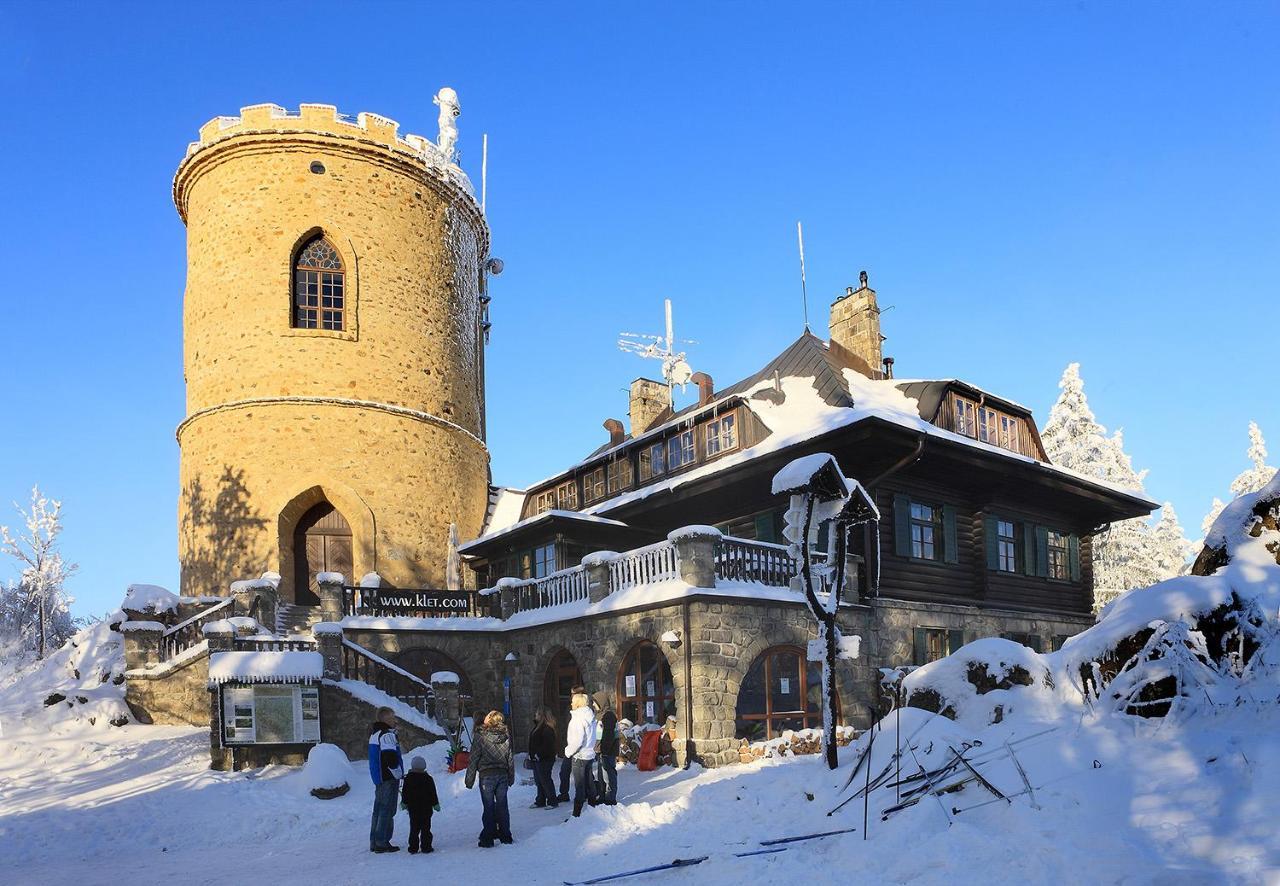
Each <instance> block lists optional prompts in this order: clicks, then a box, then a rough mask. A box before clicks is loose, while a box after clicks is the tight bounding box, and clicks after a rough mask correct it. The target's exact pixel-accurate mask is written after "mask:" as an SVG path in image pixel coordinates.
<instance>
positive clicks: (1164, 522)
mask: <svg viewBox="0 0 1280 886" xmlns="http://www.w3.org/2000/svg"><path fill="white" fill-rule="evenodd" d="M1151 541H1152V544H1153V545H1154V546H1155V556H1156V567H1157V568H1158V569H1159V570H1160V577H1161V578H1162V579H1164V578H1173V577H1174V576H1175V575H1182V574H1183V573H1185V572H1186V571H1187V569H1189V568H1190V564H1189V563H1188V561H1187V558H1188V557H1189V556H1190V555H1191V554H1192V552H1193V550H1194V547H1193V545H1192V544H1191V542H1189V541H1187V537H1186V535H1185V534H1184V533H1183V531H1182V524H1181V523H1179V522H1178V513H1177V511H1175V510H1174V509H1173V502H1168V501H1167V502H1165V503H1164V506H1163V507H1161V509H1160V521H1159V522H1158V523H1156V526H1155V529H1153V530H1151Z"/></svg>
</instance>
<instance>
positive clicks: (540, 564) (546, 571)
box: [533, 544, 556, 578]
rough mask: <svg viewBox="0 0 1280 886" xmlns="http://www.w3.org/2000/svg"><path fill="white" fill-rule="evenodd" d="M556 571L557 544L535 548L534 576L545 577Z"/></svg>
mask: <svg viewBox="0 0 1280 886" xmlns="http://www.w3.org/2000/svg"><path fill="white" fill-rule="evenodd" d="M555 571H556V546H555V545H554V544H549V545H542V546H540V547H537V548H534V549H533V578H543V577H544V576H548V575H550V574H551V573H553V572H555Z"/></svg>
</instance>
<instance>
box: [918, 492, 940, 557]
mask: <svg viewBox="0 0 1280 886" xmlns="http://www.w3.org/2000/svg"><path fill="white" fill-rule="evenodd" d="M941 541H942V509H941V508H937V507H934V506H933V505H926V504H920V503H919V502H914V501H913V502H912V503H911V556H913V557H917V558H919V559H921V560H940V559H942V544H941Z"/></svg>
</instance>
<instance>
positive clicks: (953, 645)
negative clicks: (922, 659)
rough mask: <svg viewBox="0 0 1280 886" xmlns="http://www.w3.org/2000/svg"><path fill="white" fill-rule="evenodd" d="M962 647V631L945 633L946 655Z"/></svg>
mask: <svg viewBox="0 0 1280 886" xmlns="http://www.w3.org/2000/svg"><path fill="white" fill-rule="evenodd" d="M963 645H964V631H947V655H950V654H951V653H953V652H955V651H956V650H957V649H959V648H960V647H961V646H963Z"/></svg>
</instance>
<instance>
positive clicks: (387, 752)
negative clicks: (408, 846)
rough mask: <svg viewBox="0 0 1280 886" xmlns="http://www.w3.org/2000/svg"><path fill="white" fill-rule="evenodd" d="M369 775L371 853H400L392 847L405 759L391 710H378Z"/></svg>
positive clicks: (370, 733)
mask: <svg viewBox="0 0 1280 886" xmlns="http://www.w3.org/2000/svg"><path fill="white" fill-rule="evenodd" d="M369 775H370V776H371V777H372V778H373V821H372V822H371V823H370V825H369V851H370V852H399V851H400V847H399V846H392V845H391V830H392V828H394V827H395V823H396V799H397V797H398V796H399V794H400V779H401V778H402V777H403V776H404V760H403V759H402V758H401V756H400V740H399V739H398V738H396V715H395V713H394V712H393V711H392V710H391V708H386V707H383V708H378V719H377V720H375V721H374V722H373V725H372V726H371V727H369Z"/></svg>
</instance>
